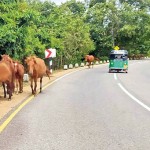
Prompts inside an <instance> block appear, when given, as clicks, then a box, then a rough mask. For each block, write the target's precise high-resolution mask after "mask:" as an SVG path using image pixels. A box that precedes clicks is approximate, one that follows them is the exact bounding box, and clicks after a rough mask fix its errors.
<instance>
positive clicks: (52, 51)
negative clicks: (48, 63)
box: [45, 48, 56, 58]
mask: <svg viewBox="0 0 150 150" xmlns="http://www.w3.org/2000/svg"><path fill="white" fill-rule="evenodd" d="M50 57H52V58H53V57H56V49H52V48H50V49H46V50H45V58H50Z"/></svg>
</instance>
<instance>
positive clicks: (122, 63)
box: [109, 50, 128, 73]
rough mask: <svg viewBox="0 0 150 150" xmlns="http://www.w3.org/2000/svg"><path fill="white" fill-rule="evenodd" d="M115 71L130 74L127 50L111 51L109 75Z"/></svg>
mask: <svg viewBox="0 0 150 150" xmlns="http://www.w3.org/2000/svg"><path fill="white" fill-rule="evenodd" d="M114 71H115V72H126V73H128V51H127V50H111V52H110V55H109V73H110V72H114Z"/></svg>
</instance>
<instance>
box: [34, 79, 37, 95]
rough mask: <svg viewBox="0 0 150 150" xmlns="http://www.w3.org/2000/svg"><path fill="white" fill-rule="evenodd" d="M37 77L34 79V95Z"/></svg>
mask: <svg viewBox="0 0 150 150" xmlns="http://www.w3.org/2000/svg"><path fill="white" fill-rule="evenodd" d="M36 88H37V78H35V79H34V95H35V94H36Z"/></svg>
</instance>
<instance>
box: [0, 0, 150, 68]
mask: <svg viewBox="0 0 150 150" xmlns="http://www.w3.org/2000/svg"><path fill="white" fill-rule="evenodd" d="M149 6H150V2H149V0H145V1H140V0H136V1H135V0H134V1H131V0H130V1H128V0H111V1H108V0H107V1H106V0H85V1H84V2H83V1H82V2H81V1H76V0H70V1H67V2H65V3H62V4H61V5H59V6H58V5H56V4H55V3H53V2H50V1H45V2H41V1H40V0H1V1H0V53H1V54H4V53H7V54H9V55H11V56H12V57H14V58H15V59H20V60H23V59H24V58H25V57H26V56H28V55H31V54H35V55H37V56H39V57H41V58H44V51H45V49H47V48H55V49H56V51H57V57H56V58H55V60H56V61H57V63H58V67H60V66H62V65H63V64H64V63H75V62H77V61H81V60H82V58H83V57H84V55H85V54H89V53H92V54H94V55H95V56H96V57H99V58H100V57H102V56H108V54H109V52H110V50H111V49H113V48H114V46H119V47H120V48H121V49H127V50H128V51H129V53H130V54H144V55H149V54H150V40H149V37H150V7H149Z"/></svg>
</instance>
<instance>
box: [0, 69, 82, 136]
mask: <svg viewBox="0 0 150 150" xmlns="http://www.w3.org/2000/svg"><path fill="white" fill-rule="evenodd" d="M80 70H83V69H79V70H75V71H72V72H70V73H67V74H65V75H63V76H61V77H58V78H57V79H55V80H54V81H52V82H50V83H48V84H46V85H45V86H43V87H42V89H43V90H44V89H45V88H47V87H48V86H50V85H52V84H53V83H55V82H57V81H59V80H61V79H62V78H64V77H66V76H68V75H70V74H72V73H75V72H77V71H80ZM38 93H39V90H38V91H37V94H38ZM34 97H35V96H34V95H31V96H30V97H29V98H27V99H26V100H25V101H24V102H23V103H22V104H21V105H20V106H19V107H18V108H17V109H16V110H15V111H14V112H13V113H12V114H10V116H9V117H8V118H7V119H6V120H5V121H4V122H3V123H2V124H1V125H0V134H1V132H2V131H3V130H4V129H5V128H6V127H7V125H8V124H9V123H10V122H11V121H12V119H13V118H14V117H15V116H16V115H17V113H18V112H19V111H20V110H21V109H22V108H23V107H24V106H25V105H27V104H28V103H29V102H30V101H32V100H33V99H34Z"/></svg>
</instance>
